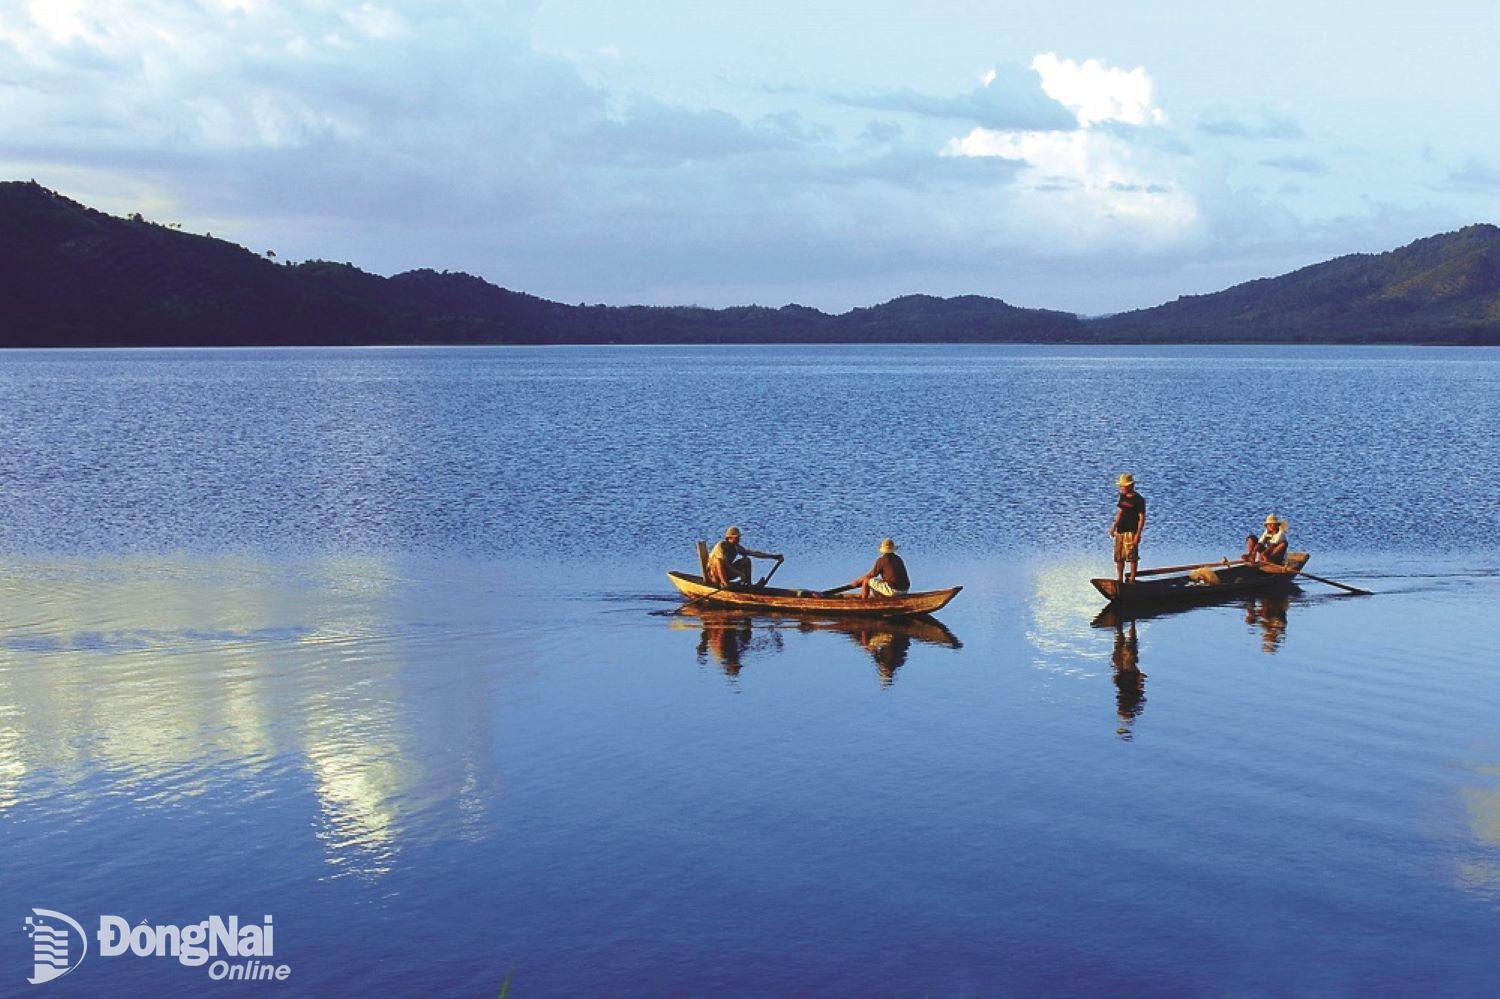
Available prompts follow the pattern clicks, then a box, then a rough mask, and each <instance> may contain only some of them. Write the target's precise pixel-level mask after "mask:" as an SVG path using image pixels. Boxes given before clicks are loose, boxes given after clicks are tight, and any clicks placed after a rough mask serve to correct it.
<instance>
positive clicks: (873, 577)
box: [849, 538, 911, 598]
mask: <svg viewBox="0 0 1500 999" xmlns="http://www.w3.org/2000/svg"><path fill="white" fill-rule="evenodd" d="M849 585H850V586H858V587H859V595H860V596H861V597H866V598H868V597H869V595H870V594H871V593H875V594H877V595H879V596H882V597H899V596H901V595H902V594H903V593H905V592H906V591H907V590H910V589H911V577H910V576H908V575H907V574H906V563H905V562H903V561H902V560H901V556H900V555H897V554H896V542H894V541H892V540H891V539H890V538H886V539H885V540H883V541H881V542H880V557H879V558H878V559H876V560H875V565H874V567H873V568H872V569H871V570H870V571H869V572H867V573H865V574H864V575H863V576H860V577H859V578H858V579H856V580H854V581H853V582H851V583H850V584H849Z"/></svg>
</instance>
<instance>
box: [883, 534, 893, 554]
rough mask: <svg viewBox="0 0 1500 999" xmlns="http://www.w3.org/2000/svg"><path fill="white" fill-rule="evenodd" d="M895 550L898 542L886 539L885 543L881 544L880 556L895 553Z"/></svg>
mask: <svg viewBox="0 0 1500 999" xmlns="http://www.w3.org/2000/svg"><path fill="white" fill-rule="evenodd" d="M895 550H896V542H894V541H892V540H891V539H890V538H886V539H884V540H883V541H881V542H880V554H882V555H889V554H890V553H891V552H893V551H895Z"/></svg>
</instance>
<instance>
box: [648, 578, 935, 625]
mask: <svg viewBox="0 0 1500 999" xmlns="http://www.w3.org/2000/svg"><path fill="white" fill-rule="evenodd" d="M667 578H668V579H670V580H671V581H672V585H673V586H675V587H677V589H678V590H679V591H680V592H681V593H682V595H683V596H685V597H688V598H689V599H691V600H693V601H694V602H696V603H699V604H709V605H711V606H715V607H738V608H741V609H744V610H760V611H782V612H785V613H790V614H837V615H839V616H841V617H842V616H845V615H857V616H860V617H909V616H911V615H913V614H931V613H933V612H934V611H937V610H940V609H942V608H943V607H946V606H947V605H948V601H950V600H952V599H953V598H954V597H956V596H958V591H959V590H962V589H963V587H962V586H955V587H952V588H951V589H947V590H928V591H926V592H922V593H903V594H902V595H901V596H899V597H878V596H872V597H870V598H869V599H865V598H864V597H861V596H860V595H859V594H857V593H854V594H841V595H838V596H831V597H825V596H823V595H822V594H820V593H817V592H816V591H809V590H786V589H781V588H779V587H775V586H767V587H762V588H757V587H753V586H749V587H747V586H739V585H736V586H717V585H715V584H713V583H705V582H704V581H703V577H702V576H690V575H688V574H687V573H685V572H669V573H667Z"/></svg>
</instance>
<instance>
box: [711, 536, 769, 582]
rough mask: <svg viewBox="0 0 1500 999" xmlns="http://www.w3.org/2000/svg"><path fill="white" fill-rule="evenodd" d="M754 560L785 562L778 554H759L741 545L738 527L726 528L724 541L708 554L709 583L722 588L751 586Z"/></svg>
mask: <svg viewBox="0 0 1500 999" xmlns="http://www.w3.org/2000/svg"><path fill="white" fill-rule="evenodd" d="M752 558H774V559H775V560H776V561H777V562H781V561H783V558H782V556H781V555H779V554H777V553H776V552H758V551H755V550H754V549H752V548H746V547H744V546H743V545H741V544H740V529H739V528H738V527H735V526H733V525H731V526H729V527H727V528H725V529H724V540H723V541H720V542H719V543H718V544H716V545H714V548H713V551H711V552H709V553H708V579H707V582H710V583H713V584H714V585H716V586H721V587H723V586H729V585H730V584H732V583H743V584H744V585H746V586H749V585H750V580H751V563H750V560H751V559H752Z"/></svg>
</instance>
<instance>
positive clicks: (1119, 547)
mask: <svg viewBox="0 0 1500 999" xmlns="http://www.w3.org/2000/svg"><path fill="white" fill-rule="evenodd" d="M1140 557H1141V542H1140V539H1139V537H1138V536H1136V535H1134V534H1126V533H1124V532H1123V531H1122V532H1120V533H1119V534H1116V535H1115V561H1116V562H1134V561H1136V560H1138V559H1139V558H1140Z"/></svg>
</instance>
